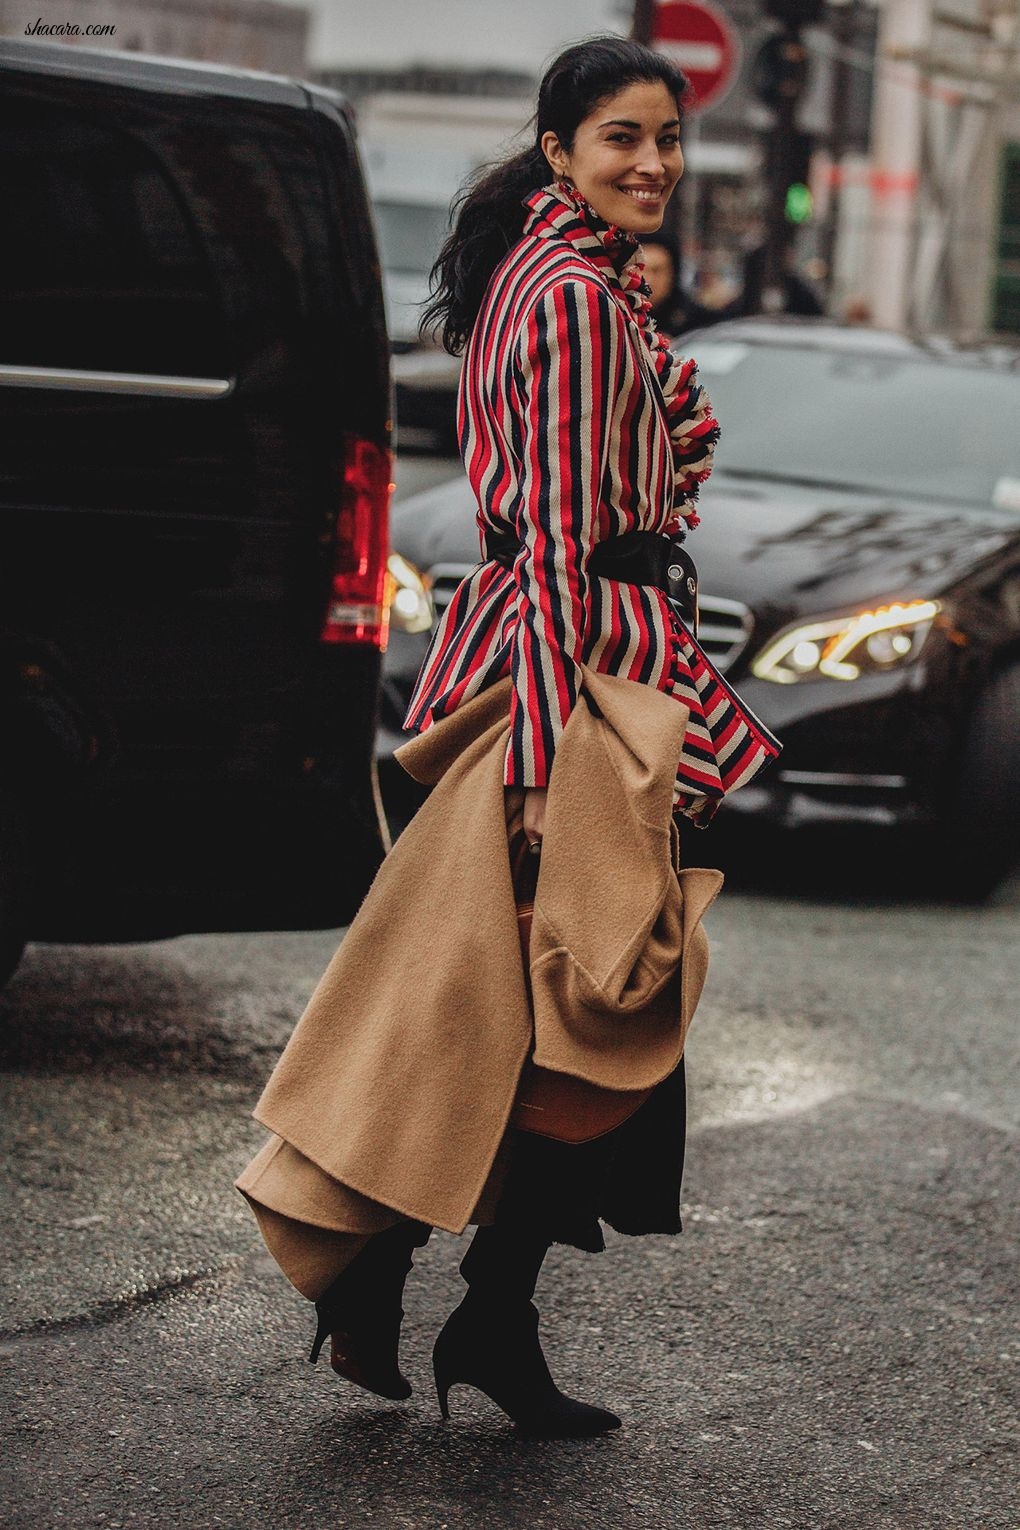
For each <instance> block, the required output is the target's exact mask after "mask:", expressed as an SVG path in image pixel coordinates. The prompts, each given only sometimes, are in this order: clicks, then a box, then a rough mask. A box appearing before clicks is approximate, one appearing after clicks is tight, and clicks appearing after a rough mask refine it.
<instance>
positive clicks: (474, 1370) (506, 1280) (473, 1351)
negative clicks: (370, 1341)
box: [432, 1225, 620, 1439]
mask: <svg viewBox="0 0 1020 1530" xmlns="http://www.w3.org/2000/svg"><path fill="white" fill-rule="evenodd" d="M548 1247H549V1243H548V1240H546V1239H544V1238H541V1237H539V1236H537V1235H536V1234H535V1233H534V1232H529V1231H527V1230H525V1229H519V1230H510V1229H506V1228H501V1227H499V1226H498V1225H497V1226H495V1227H482V1228H479V1230H478V1232H477V1233H476V1234H475V1238H474V1241H473V1242H472V1244H471V1247H470V1249H469V1250H468V1252H467V1255H466V1256H465V1258H464V1262H463V1264H462V1265H461V1274H462V1275H463V1276H464V1278H465V1279H466V1280H467V1281H468V1282H469V1286H470V1289H469V1291H468V1294H467V1295H466V1296H465V1298H464V1300H463V1301H462V1302H461V1304H460V1306H459V1307H458V1308H457V1309H456V1310H455V1311H454V1312H452V1313H451V1314H450V1316H449V1318H447V1320H446V1323H445V1325H444V1327H443V1329H442V1332H441V1333H440V1335H439V1337H438V1339H437V1340H436V1345H435V1349H434V1350H433V1352H432V1365H433V1369H434V1372H435V1378H436V1392H437V1394H438V1397H439V1407H440V1411H441V1413H442V1415H443V1417H444V1418H449V1416H450V1410H449V1394H450V1388H451V1387H453V1386H455V1385H457V1384H458V1383H461V1384H464V1385H466V1386H473V1387H476V1388H477V1389H478V1390H479V1391H480V1392H484V1393H485V1394H486V1395H487V1396H488V1397H491V1399H492V1401H493V1402H494V1403H496V1405H497V1406H498V1407H500V1408H502V1409H503V1412H504V1413H506V1414H507V1415H508V1416H509V1417H510V1418H511V1419H512V1420H513V1422H514V1423H515V1424H516V1425H517V1428H518V1429H519V1430H520V1432H521V1433H522V1434H527V1435H531V1436H533V1437H536V1438H542V1439H570V1438H583V1437H587V1436H591V1435H596V1434H604V1433H605V1432H606V1431H607V1430H609V1429H617V1428H619V1426H620V1420H619V1419H618V1418H617V1416H616V1414H615V1413H610V1412H609V1411H608V1410H607V1409H605V1408H596V1407H593V1406H592V1405H591V1404H589V1403H583V1402H577V1401H576V1400H575V1399H574V1398H572V1397H567V1396H566V1395H565V1394H564V1393H563V1392H561V1391H560V1389H559V1387H558V1386H557V1385H556V1383H555V1382H554V1381H553V1379H552V1376H551V1374H550V1372H549V1367H548V1365H547V1364H546V1359H545V1355H544V1354H543V1353H542V1346H541V1344H540V1342H539V1338H538V1311H537V1309H536V1308H535V1306H534V1304H533V1303H532V1300H531V1298H532V1296H533V1295H534V1291H535V1284H536V1282H537V1279H538V1272H539V1269H540V1268H541V1264H542V1260H543V1259H544V1257H545V1254H546V1251H547V1249H548Z"/></svg>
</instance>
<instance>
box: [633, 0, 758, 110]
mask: <svg viewBox="0 0 1020 1530" xmlns="http://www.w3.org/2000/svg"><path fill="white" fill-rule="evenodd" d="M652 46H653V47H654V48H655V49H657V50H658V52H659V53H668V54H669V56H670V58H672V59H673V60H674V61H675V62H676V63H678V64H679V65H680V68H681V69H682V70H683V72H684V74H685V75H686V76H687V78H688V79H689V80H690V82H691V94H690V97H689V98H688V100H687V109H688V111H691V112H703V111H704V110H705V109H706V107H709V106H714V105H715V103H716V102H717V101H719V100H721V99H722V97H723V96H724V95H725V94H726V92H727V90H729V88H730V86H731V85H732V83H733V80H734V77H735V75H736V72H737V65H738V63H739V62H740V43H739V40H738V38H737V34H736V32H735V31H734V30H733V27H732V25H731V24H730V22H729V20H728V18H727V17H726V16H724V15H723V14H722V12H721V11H717V10H716V9H715V7H714V6H712V5H706V4H705V3H704V0H658V4H657V5H656V7H655V19H654V21H653V23H652Z"/></svg>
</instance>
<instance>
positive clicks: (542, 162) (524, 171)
mask: <svg viewBox="0 0 1020 1530" xmlns="http://www.w3.org/2000/svg"><path fill="white" fill-rule="evenodd" d="M642 83H647V84H650V85H654V84H657V83H661V84H663V85H665V87H666V89H667V90H668V91H669V93H670V95H672V96H673V97H675V99H676V103H677V115H678V116H679V115H680V114H681V101H682V98H683V96H684V94H685V92H686V91H687V77H686V76H685V75H684V74H683V73H682V71H681V70H680V69H678V68H677V67H676V65H675V64H673V63H671V62H670V60H669V59H668V58H666V57H665V56H664V55H663V54H661V53H653V52H652V50H651V49H650V48H645V47H643V46H642V44H641V43H636V42H631V41H630V40H629V39H628V38H625V37H592V38H589V39H588V40H587V41H586V42H581V43H575V44H574V46H573V47H570V48H567V49H565V50H564V52H563V53H561V54H560V55H559V57H558V58H556V59H554V60H553V62H552V63H551V64H550V65H549V68H548V69H547V70H546V72H545V74H544V76H543V78H542V83H541V85H540V86H539V89H538V109H537V110H536V112H535V116H534V119H533V123H534V130H535V138H534V143H533V145H532V147H531V148H530V149H525V150H524V151H523V153H520V154H515V155H514V156H513V158H512V159H507V160H503V161H502V162H501V163H500V164H496V165H485V166H483V167H482V169H481V170H480V171H479V172H478V174H477V175H476V176H475V178H474V180H473V181H470V182H469V183H468V185H467V187H466V188H465V189H464V190H463V191H462V192H461V193H460V195H459V196H458V197H457V200H456V201H455V203H454V225H453V230H452V232H451V234H450V236H449V238H448V239H447V241H446V243H445V244H444V245H443V248H442V249H441V250H440V252H439V257H438V259H437V260H436V263H435V265H434V266H433V267H432V275H431V279H430V288H429V290H430V293H431V297H430V299H429V302H428V303H427V304H426V306H425V309H424V312H423V313H422V318H421V325H420V330H421V333H422V334H423V335H425V334H435V333H441V335H442V341H443V345H444V346H445V347H446V349H447V350H448V351H449V352H450V353H451V354H452V355H454V356H456V355H458V354H459V353H460V352H461V351H462V350H463V349H464V346H465V344H466V343H467V338H468V336H469V335H470V333H471V329H472V326H473V325H474V322H475V319H476V318H477V317H478V311H479V309H480V308H481V306H482V298H483V297H484V296H485V289H486V287H487V286H488V285H489V278H490V277H491V275H492V273H493V271H495V269H496V267H497V266H498V265H499V263H500V261H501V260H502V259H503V256H504V255H505V254H506V252H507V250H509V249H510V248H511V247H512V246H513V245H515V244H516V243H517V241H518V239H519V238H520V237H521V232H522V229H523V227H524V212H523V208H522V205H521V204H522V203H523V201H524V199H525V197H527V196H528V195H529V193H530V192H532V191H537V190H538V189H539V188H540V187H542V186H547V185H548V184H549V182H550V180H551V179H552V178H553V172H552V169H551V167H550V165H549V161H548V160H547V159H546V157H545V155H544V154H543V152H542V149H541V147H540V145H541V142H542V137H543V134H545V133H555V134H556V136H557V138H558V139H559V141H560V143H561V144H562V145H563V147H564V149H566V151H567V153H568V154H569V153H570V151H571V149H572V148H573V146H574V135H575V133H576V132H577V129H578V126H579V125H580V123H582V122H583V121H584V119H585V118H586V117H587V116H589V115H590V113H591V112H593V111H594V110H595V109H596V107H598V106H599V105H600V104H601V103H602V102H603V101H606V100H608V99H609V97H610V96H614V95H616V93H617V91H620V90H623V89H625V87H626V86H628V85H636V84H642Z"/></svg>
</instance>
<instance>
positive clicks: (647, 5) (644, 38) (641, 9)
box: [630, 0, 656, 48]
mask: <svg viewBox="0 0 1020 1530" xmlns="http://www.w3.org/2000/svg"><path fill="white" fill-rule="evenodd" d="M655 3H656V0H634V20H633V23H632V24H631V29H630V35H631V37H632V38H633V40H634V41H635V42H639V43H644V45H645V47H646V48H647V47H648V46H649V45H650V44H651V41H652V32H653V29H654V21H655Z"/></svg>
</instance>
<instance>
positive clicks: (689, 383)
mask: <svg viewBox="0 0 1020 1530" xmlns="http://www.w3.org/2000/svg"><path fill="white" fill-rule="evenodd" d="M524 206H525V207H526V208H527V210H528V216H527V218H526V221H525V225H524V232H525V234H534V235H537V236H538V237H539V238H544V239H562V240H565V241H566V242H567V243H568V244H570V245H571V246H572V247H573V248H574V249H575V250H576V251H577V253H578V254H579V255H582V256H583V257H584V258H585V260H588V261H590V262H591V264H592V265H593V266H594V267H595V269H596V270H597V271H598V272H599V273H600V275H601V276H602V277H603V278H604V280H605V281H606V283H607V285H608V286H609V288H610V291H611V292H612V294H613V296H614V298H615V299H616V301H617V302H618V303H619V304H620V306H621V307H622V308H623V310H624V312H625V313H626V314H627V317H628V318H629V319H630V320H631V321H632V322H633V324H634V325H635V326H636V328H637V330H638V332H639V334H640V336H641V340H642V342H643V343H644V345H645V346H646V347H647V349H648V352H649V355H650V357H651V360H652V364H653V366H654V368H655V373H656V376H657V377H658V379H659V386H660V388H661V390H662V396H663V401H664V403H665V408H666V418H667V422H668V425H669V436H670V442H671V444H672V450H673V473H674V489H673V504H674V506H675V508H676V514H677V519H678V520H682V521H683V522H684V523H685V525H686V526H687V527H689V528H693V527H695V526H697V524H698V520H699V517H698V515H697V512H696V510H695V508H694V505H695V501H696V499H697V497H698V490H699V488H700V486H701V484H702V483H703V482H704V481H705V479H706V478H707V477H708V475H709V473H710V472H711V471H712V457H713V454H714V452H715V443H716V442H717V441H718V439H719V424H718V421H717V420H716V419H715V417H714V415H713V413H712V405H711V402H710V400H709V397H708V394H707V393H706V392H705V390H704V389H703V388H702V387H701V386H700V384H699V382H698V380H697V363H696V362H694V361H693V360H682V359H680V358H679V357H677V356H674V354H673V352H672V351H671V350H670V347H669V342H668V341H667V340H666V338H665V336H664V335H661V334H660V333H659V331H658V330H657V329H656V326H655V320H654V319H653V318H652V295H651V292H650V291H649V288H648V284H647V282H646V281H645V279H644V268H645V265H644V255H643V251H642V249H641V245H640V242H639V241H638V237H637V235H636V234H632V233H630V232H628V231H627V230H625V229H622V228H620V227H619V226H618V225H617V224H611V223H607V222H606V221H605V220H604V219H603V218H600V217H599V215H598V214H597V213H596V212H595V211H594V209H593V208H592V207H591V206H590V205H589V203H588V202H586V201H585V199H584V197H582V196H581V194H580V192H579V191H578V190H577V188H576V187H575V186H574V185H572V183H570V182H569V181H557V182H556V183H555V184H554V185H551V186H544V187H543V188H542V189H541V190H540V191H534V192H532V194H531V195H530V196H529V197H527V198H526V199H525V203H524Z"/></svg>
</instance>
